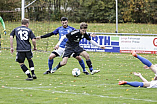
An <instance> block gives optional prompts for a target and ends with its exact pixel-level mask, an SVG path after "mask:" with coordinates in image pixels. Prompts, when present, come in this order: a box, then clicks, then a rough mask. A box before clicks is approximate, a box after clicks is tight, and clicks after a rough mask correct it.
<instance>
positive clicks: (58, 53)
mask: <svg viewBox="0 0 157 104" xmlns="http://www.w3.org/2000/svg"><path fill="white" fill-rule="evenodd" d="M63 52H64V48H61V47H59V48H58V50H54V51H53V52H52V53H51V54H50V56H49V59H48V67H49V69H48V70H47V71H46V72H45V73H43V74H49V73H51V70H52V65H53V63H54V58H55V57H57V56H61V55H62V54H63Z"/></svg>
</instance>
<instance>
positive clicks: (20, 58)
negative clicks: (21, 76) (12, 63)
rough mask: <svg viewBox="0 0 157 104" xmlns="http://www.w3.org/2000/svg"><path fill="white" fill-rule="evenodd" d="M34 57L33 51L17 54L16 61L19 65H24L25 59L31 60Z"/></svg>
mask: <svg viewBox="0 0 157 104" xmlns="http://www.w3.org/2000/svg"><path fill="white" fill-rule="evenodd" d="M32 57H33V53H32V51H29V52H17V54H16V61H17V62H19V63H24V61H25V58H27V59H31V58H32Z"/></svg>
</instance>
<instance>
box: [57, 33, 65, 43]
mask: <svg viewBox="0 0 157 104" xmlns="http://www.w3.org/2000/svg"><path fill="white" fill-rule="evenodd" d="M65 38H66V35H64V36H62V37H61V39H60V40H59V41H58V43H57V45H60V44H61V42H62V41H63V40H64V39H65Z"/></svg>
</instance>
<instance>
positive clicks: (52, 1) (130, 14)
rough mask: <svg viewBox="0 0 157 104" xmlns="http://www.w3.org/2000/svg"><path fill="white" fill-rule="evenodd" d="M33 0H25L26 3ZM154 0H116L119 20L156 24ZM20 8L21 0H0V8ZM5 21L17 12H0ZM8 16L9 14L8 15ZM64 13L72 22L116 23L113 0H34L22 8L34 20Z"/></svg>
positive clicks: (54, 16) (155, 2)
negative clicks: (34, 0)
mask: <svg viewBox="0 0 157 104" xmlns="http://www.w3.org/2000/svg"><path fill="white" fill-rule="evenodd" d="M32 1H33V0H25V5H27V4H29V3H30V2H32ZM156 5H157V0H118V20H119V21H118V22H119V23H127V22H132V23H157V6H156ZM15 8H21V0H1V1H0V11H14V10H15ZM5 14H7V17H8V18H7V20H10V21H11V20H15V19H17V20H18V19H20V17H18V16H16V15H17V14H18V15H19V14H20V12H19V11H17V12H13V13H5V12H0V15H2V17H4V16H6V15H5ZM8 15H9V16H8ZM62 16H66V17H68V18H69V19H70V21H72V22H82V21H85V22H92V23H94V22H97V23H115V21H116V1H115V0H37V1H36V2H35V3H34V4H32V5H30V6H29V7H27V8H26V9H25V17H27V18H29V19H31V20H34V21H59V20H60V18H61V17H62Z"/></svg>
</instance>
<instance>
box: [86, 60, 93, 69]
mask: <svg viewBox="0 0 157 104" xmlns="http://www.w3.org/2000/svg"><path fill="white" fill-rule="evenodd" d="M86 63H87V66H88V67H89V70H90V72H92V71H93V67H92V62H91V60H90V59H88V60H86Z"/></svg>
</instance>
